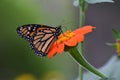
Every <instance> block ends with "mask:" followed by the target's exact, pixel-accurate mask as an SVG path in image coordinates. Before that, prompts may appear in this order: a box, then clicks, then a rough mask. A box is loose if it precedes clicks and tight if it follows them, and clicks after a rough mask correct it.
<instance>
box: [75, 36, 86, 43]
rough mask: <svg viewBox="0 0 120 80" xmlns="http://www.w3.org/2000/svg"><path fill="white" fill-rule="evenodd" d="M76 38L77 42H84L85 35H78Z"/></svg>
mask: <svg viewBox="0 0 120 80" xmlns="http://www.w3.org/2000/svg"><path fill="white" fill-rule="evenodd" d="M74 38H75V39H76V40H77V42H82V41H84V35H76V36H75V37H74Z"/></svg>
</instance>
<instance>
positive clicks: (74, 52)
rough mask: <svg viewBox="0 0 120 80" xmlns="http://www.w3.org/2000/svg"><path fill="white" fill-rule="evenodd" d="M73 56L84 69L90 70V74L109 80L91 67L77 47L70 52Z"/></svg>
mask: <svg viewBox="0 0 120 80" xmlns="http://www.w3.org/2000/svg"><path fill="white" fill-rule="evenodd" d="M69 52H70V54H71V56H72V57H73V58H74V59H75V60H76V61H77V62H78V63H79V65H81V66H82V67H83V68H85V69H87V70H89V71H90V72H92V73H94V74H96V75H97V76H99V77H101V78H107V77H106V76H105V75H104V74H102V73H101V72H99V71H98V70H97V69H96V68H94V67H93V66H92V65H90V64H89V63H88V62H87V60H86V59H85V58H84V57H83V56H82V54H81V53H80V52H79V51H78V49H77V48H76V47H73V48H71V49H70V50H69Z"/></svg>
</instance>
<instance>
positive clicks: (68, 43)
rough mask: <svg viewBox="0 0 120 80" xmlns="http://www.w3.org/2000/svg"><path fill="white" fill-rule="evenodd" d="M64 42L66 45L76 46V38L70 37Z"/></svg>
mask: <svg viewBox="0 0 120 80" xmlns="http://www.w3.org/2000/svg"><path fill="white" fill-rule="evenodd" d="M64 44H65V45H67V46H76V45H77V40H76V39H75V38H71V39H69V40H67V41H65V42H64Z"/></svg>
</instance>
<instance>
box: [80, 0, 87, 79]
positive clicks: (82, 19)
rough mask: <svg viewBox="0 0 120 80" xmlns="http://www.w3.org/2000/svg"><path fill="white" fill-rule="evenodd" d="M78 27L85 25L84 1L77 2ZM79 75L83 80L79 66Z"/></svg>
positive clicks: (81, 48)
mask: <svg viewBox="0 0 120 80" xmlns="http://www.w3.org/2000/svg"><path fill="white" fill-rule="evenodd" d="M79 2H80V3H79V5H80V6H79V13H80V15H79V26H80V27H82V26H84V24H85V12H86V9H87V3H86V2H85V1H84V0H79ZM79 46H80V51H81V53H82V54H83V43H80V44H79ZM79 71H80V72H79V75H80V80H83V69H82V67H81V66H79Z"/></svg>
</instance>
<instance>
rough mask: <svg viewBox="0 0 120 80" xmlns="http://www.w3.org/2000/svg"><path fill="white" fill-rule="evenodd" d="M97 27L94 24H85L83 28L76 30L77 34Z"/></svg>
mask: <svg viewBox="0 0 120 80" xmlns="http://www.w3.org/2000/svg"><path fill="white" fill-rule="evenodd" d="M94 28H95V27H93V26H89V25H88V26H84V27H82V28H79V29H76V30H75V31H74V33H75V34H86V33H89V32H92V30H93V29H94Z"/></svg>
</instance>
